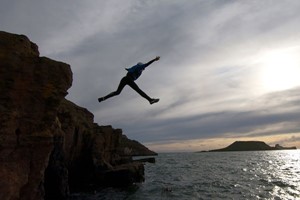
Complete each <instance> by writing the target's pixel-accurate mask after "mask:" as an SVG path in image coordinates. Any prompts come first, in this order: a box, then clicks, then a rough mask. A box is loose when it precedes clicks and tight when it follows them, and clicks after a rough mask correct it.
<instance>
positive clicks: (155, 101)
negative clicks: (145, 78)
mask: <svg viewBox="0 0 300 200" xmlns="http://www.w3.org/2000/svg"><path fill="white" fill-rule="evenodd" d="M127 84H128V85H129V86H130V87H131V88H132V89H134V90H135V91H136V92H137V93H139V94H140V95H141V96H142V97H144V98H145V99H147V100H148V101H149V103H150V104H153V103H157V102H158V101H159V99H152V98H150V97H149V96H148V95H147V94H146V93H145V92H144V91H142V90H141V89H140V88H139V86H138V85H137V84H136V83H135V82H134V81H133V80H130V81H128V83H127Z"/></svg>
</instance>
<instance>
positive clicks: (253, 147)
mask: <svg viewBox="0 0 300 200" xmlns="http://www.w3.org/2000/svg"><path fill="white" fill-rule="evenodd" d="M292 149H297V148H296V147H282V146H280V145H279V144H276V145H275V146H274V147H271V146H269V145H267V144H266V143H265V142H262V141H236V142H234V143H232V144H231V145H229V146H227V147H225V148H222V149H215V150H211V151H210V152H219V151H269V150H292Z"/></svg>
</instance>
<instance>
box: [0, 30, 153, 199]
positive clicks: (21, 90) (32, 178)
mask: <svg viewBox="0 0 300 200" xmlns="http://www.w3.org/2000/svg"><path fill="white" fill-rule="evenodd" d="M71 85H72V71H71V68H70V66H69V65H68V64H65V63H62V62H58V61H54V60H51V59H49V58H46V57H40V56H39V51H38V46H37V45H36V44H34V43H32V42H31V41H30V40H29V39H28V38H27V37H26V36H24V35H16V34H11V33H6V32H3V31H0V94H1V96H0V199H1V200H19V199H30V200H35V199H37V200H39V199H67V197H68V196H69V194H70V193H72V192H74V191H82V190H84V189H86V188H90V187H91V186H97V187H98V186H125V185H130V184H133V183H136V182H142V181H144V165H143V163H142V162H136V161H133V160H132V156H133V155H134V156H138V155H141V156H142V155H156V153H155V152H153V151H150V150H149V149H147V148H146V147H144V146H143V145H141V144H140V143H138V142H137V141H132V140H129V139H128V138H127V137H126V136H125V135H123V134H122V130H121V129H114V128H112V127H111V126H99V125H98V124H96V123H94V116H93V114H92V113H90V112H89V111H88V110H87V109H85V108H82V107H79V106H77V105H75V104H74V103H72V102H70V101H68V100H66V99H65V96H66V94H67V90H68V89H69V88H70V87H71Z"/></svg>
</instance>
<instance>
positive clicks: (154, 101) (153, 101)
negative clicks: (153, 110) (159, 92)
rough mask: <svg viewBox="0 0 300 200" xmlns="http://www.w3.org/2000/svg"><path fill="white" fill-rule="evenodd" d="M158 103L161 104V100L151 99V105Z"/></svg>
mask: <svg viewBox="0 0 300 200" xmlns="http://www.w3.org/2000/svg"><path fill="white" fill-rule="evenodd" d="M157 102H159V99H151V101H150V104H154V103H157Z"/></svg>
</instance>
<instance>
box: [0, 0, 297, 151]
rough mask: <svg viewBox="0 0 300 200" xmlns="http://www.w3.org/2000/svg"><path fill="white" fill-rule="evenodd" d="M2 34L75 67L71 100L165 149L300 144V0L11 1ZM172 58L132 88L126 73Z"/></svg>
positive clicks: (0, 24) (101, 120)
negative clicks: (17, 36)
mask: <svg viewBox="0 0 300 200" xmlns="http://www.w3.org/2000/svg"><path fill="white" fill-rule="evenodd" d="M0 4H1V6H0V19H1V20H0V30H2V31H6V32H11V33H17V34H24V35H26V36H27V37H28V38H29V39H30V40H31V41H33V42H35V43H36V44H37V45H38V46H39V51H40V54H41V56H46V57H49V58H51V59H54V60H58V61H62V62H65V63H68V64H70V65H71V68H72V71H73V85H72V87H71V89H69V91H68V92H69V94H68V96H67V97H66V98H67V99H69V100H71V101H73V102H74V103H76V104H77V105H79V106H82V107H85V108H87V109H88V110H89V111H91V112H92V113H93V114H94V120H95V122H96V123H98V124H99V125H112V126H113V127H114V128H121V129H122V130H123V133H124V134H126V135H127V136H128V137H129V138H130V139H134V140H138V141H140V142H141V143H143V144H144V145H146V146H147V147H149V148H150V149H152V150H155V151H157V152H170V151H201V150H210V149H216V148H222V147H225V146H228V145H229V144H231V143H233V142H234V141H237V140H260V141H265V142H266V143H267V144H269V145H275V144H277V143H279V144H281V145H283V146H297V147H298V148H300V123H299V122H300V93H299V89H300V78H299V75H300V56H299V55H300V12H299V10H300V1H295V0H244V1H238V0H124V1H119V0H110V1H105V0H85V1H82V0H51V1H48V0H22V1H17V0H2V1H1V3H0ZM156 56H160V57H161V59H160V60H159V61H157V62H155V63H153V64H151V65H150V66H149V67H148V68H147V69H146V70H145V71H144V72H143V74H142V76H141V77H140V78H139V79H138V80H137V81H136V83H137V84H138V85H139V87H140V88H141V89H142V90H143V91H144V92H146V93H147V94H148V95H149V96H150V97H153V98H159V99H160V101H159V103H156V104H153V105H150V104H149V102H148V101H147V100H145V99H143V98H142V97H141V96H139V95H138V94H137V93H136V92H135V91H133V90H132V89H131V88H130V87H128V86H127V87H125V88H124V90H123V91H122V93H121V94H120V95H119V96H116V97H113V98H111V99H108V100H106V101H104V102H101V103H99V102H98V100H97V99H98V97H101V96H105V95H107V94H108V93H110V92H113V91H115V90H116V89H117V87H118V84H119V82H120V80H121V78H122V77H123V76H125V75H126V71H125V70H124V68H127V67H131V66H133V65H135V64H136V63H138V62H144V63H145V62H148V61H150V60H152V59H153V58H155V57H156Z"/></svg>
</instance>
